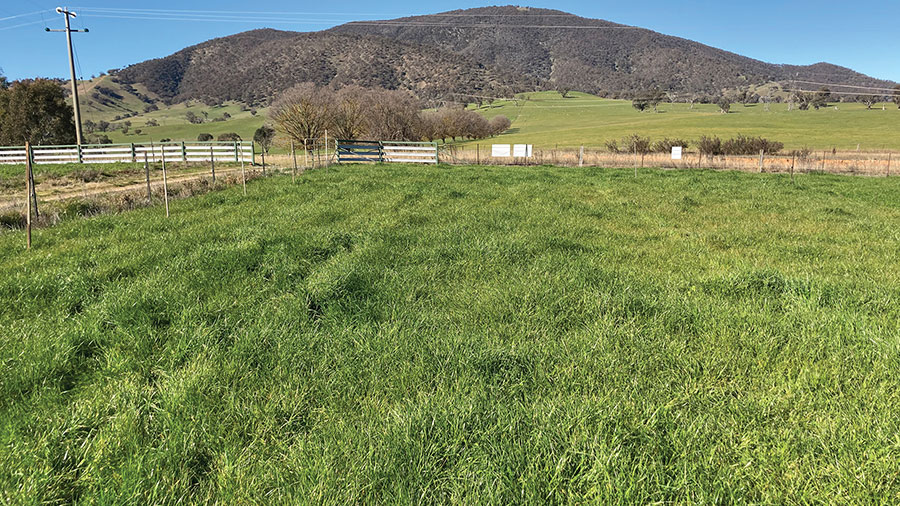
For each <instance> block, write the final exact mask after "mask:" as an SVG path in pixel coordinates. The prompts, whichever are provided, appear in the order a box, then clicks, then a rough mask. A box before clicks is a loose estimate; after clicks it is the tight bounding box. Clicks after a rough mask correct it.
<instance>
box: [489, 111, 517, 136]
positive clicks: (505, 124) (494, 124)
mask: <svg viewBox="0 0 900 506" xmlns="http://www.w3.org/2000/svg"><path fill="white" fill-rule="evenodd" d="M510 126H512V122H511V121H510V120H509V118H507V117H506V116H503V115H500V116H494V117H493V118H491V135H500V134H502V133H503V132H505V131H507V130H509V127H510Z"/></svg>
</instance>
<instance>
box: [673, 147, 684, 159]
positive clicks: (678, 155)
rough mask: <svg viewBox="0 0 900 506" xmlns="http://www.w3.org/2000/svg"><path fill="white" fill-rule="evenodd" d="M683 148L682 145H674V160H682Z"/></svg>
mask: <svg viewBox="0 0 900 506" xmlns="http://www.w3.org/2000/svg"><path fill="white" fill-rule="evenodd" d="M683 150H684V148H683V147H682V146H672V160H681V152H682V151H683Z"/></svg>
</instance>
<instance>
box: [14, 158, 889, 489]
mask: <svg viewBox="0 0 900 506" xmlns="http://www.w3.org/2000/svg"><path fill="white" fill-rule="evenodd" d="M290 181H291V180H290V178H289V177H285V176H277V177H273V178H267V179H262V180H258V181H255V182H254V183H253V184H252V185H249V186H248V195H247V197H244V196H243V195H242V192H241V189H240V188H230V189H226V190H224V191H220V192H215V193H210V194H207V195H203V196H200V197H198V198H193V199H186V200H182V201H178V202H175V203H173V204H172V206H171V211H172V217H171V218H170V219H166V218H165V214H164V213H163V212H161V210H160V209H159V208H158V207H157V208H148V209H138V210H135V211H131V212H128V213H123V214H119V215H105V216H97V217H94V218H90V219H83V220H72V221H68V222H64V223H62V224H60V225H59V226H57V227H53V228H49V229H41V230H38V231H37V233H36V234H35V237H34V249H33V250H32V251H31V252H25V251H24V250H23V244H24V237H23V233H22V232H19V231H11V232H10V231H8V232H4V233H0V329H2V330H0V333H2V339H0V371H2V372H0V498H2V500H3V501H4V502H10V503H22V502H43V503H68V502H84V503H90V502H121V503H132V502H146V503H166V502H170V501H172V500H174V499H175V498H177V499H178V500H180V501H181V502H184V503H203V502H210V501H219V502H228V503H246V502H265V503H272V502H286V503H290V502H329V503H361V502H368V503H371V502H419V503H448V502H453V503H467V504H468V503H497V504H510V503H522V502H531V503H546V502H554V503H580V502H598V503H617V502H627V503H659V502H679V503H685V502H698V503H716V502H736V503H744V502H752V503H811V502H817V503H835V502H849V503H866V502H888V503H891V502H898V501H900V482H898V481H897V480H896V476H898V474H900V464H898V462H900V445H898V442H897V439H896V434H898V433H900V408H898V406H900V361H898V358H897V357H898V356H900V348H898V341H897V335H898V334H900V323H898V322H900V309H898V308H900V270H898V269H896V266H895V263H896V252H897V250H898V247H900V236H898V233H897V230H898V225H900V199H898V195H900V179H896V178H888V179H884V178H882V179H873V178H845V177H835V176H827V175H809V176H804V177H802V178H799V179H798V181H797V184H796V185H792V184H790V180H789V179H788V178H787V177H785V176H776V175H769V174H762V175H759V174H753V175H748V174H741V173H733V172H710V171H694V170H686V171H678V172H672V171H668V172H667V171H653V170H645V171H643V172H641V173H640V174H639V175H638V177H637V178H635V177H634V176H633V175H632V171H631V170H624V171H618V170H600V169H589V168H583V169H578V168H557V167H508V168H496V167H446V166H438V167H421V166H416V167H411V166H392V165H379V166H343V167H332V168H329V169H327V170H319V171H313V172H308V173H306V174H305V175H303V176H302V178H300V179H298V181H297V184H295V185H292V184H291V183H290Z"/></svg>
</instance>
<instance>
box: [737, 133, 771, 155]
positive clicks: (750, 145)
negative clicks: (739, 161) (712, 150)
mask: <svg viewBox="0 0 900 506" xmlns="http://www.w3.org/2000/svg"><path fill="white" fill-rule="evenodd" d="M782 149H784V144H782V143H780V142H776V141H772V140H769V139H765V138H763V137H746V136H744V135H738V136H737V137H735V138H733V139H728V140H727V141H725V142H724V143H722V153H723V154H726V155H756V154H759V152H760V151H762V152H764V153H765V154H767V155H772V154H775V153H778V152H779V151H781V150H782Z"/></svg>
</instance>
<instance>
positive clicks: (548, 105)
mask: <svg viewBox="0 0 900 506" xmlns="http://www.w3.org/2000/svg"><path fill="white" fill-rule="evenodd" d="M523 97H527V98H528V99H527V100H524V99H523V100H520V101H518V103H516V102H512V101H497V102H494V103H493V104H492V105H491V106H487V105H485V106H483V107H481V108H480V110H481V111H482V112H483V114H485V115H486V116H487V117H489V118H490V117H493V116H495V115H497V114H503V115H506V116H507V117H509V119H511V120H512V129H511V130H510V131H509V132H507V133H506V134H504V135H501V136H499V137H498V138H496V139H489V140H487V141H478V142H481V143H482V144H484V143H486V142H487V143H490V142H498V143H510V144H513V143H521V144H534V145H535V146H536V147H540V148H542V149H550V148H552V147H554V146H557V145H558V146H559V147H577V146H580V145H582V144H584V145H588V146H593V147H602V146H604V144H605V142H606V141H608V140H613V139H621V138H623V137H625V136H628V135H631V134H634V133H637V134H640V135H642V136H647V137H650V138H652V139H653V140H659V139H662V138H664V137H673V138H683V139H686V140H689V141H695V140H697V139H699V138H700V136H702V135H706V136H719V137H721V138H729V137H734V136H736V135H738V134H743V135H748V136H754V137H756V136H761V137H766V138H769V139H773V140H777V141H780V142H783V143H784V144H785V148H786V149H801V148H804V147H809V148H812V149H814V150H825V149H828V150H831V149H832V148H836V149H837V150H840V151H850V150H856V148H857V145H859V146H860V149H861V150H863V151H876V150H884V149H889V150H895V151H896V150H900V110H898V109H897V106H896V105H894V104H887V108H886V110H884V111H882V110H881V109H882V108H881V105H880V104H879V105H878V107H877V108H873V109H872V110H866V107H865V105H863V104H855V103H846V104H832V106H831V107H828V108H825V109H820V110H818V111H816V110H809V111H800V110H793V111H788V110H787V109H788V106H787V104H771V106H770V110H769V112H766V111H765V106H764V105H763V104H754V105H751V106H746V107H745V106H744V105H741V104H733V105H732V106H731V112H730V113H729V114H722V113H721V112H720V111H719V107H718V106H716V105H711V104H695V105H694V108H693V109H691V106H690V104H682V103H675V104H668V103H664V104H660V106H659V113H654V112H653V111H652V110H649V111H645V112H643V113H640V112H638V111H637V110H635V109H634V108H633V107H632V106H631V102H630V101H625V100H607V99H601V98H598V97H595V96H592V95H587V94H584V93H577V92H572V93H570V98H562V97H561V96H560V94H559V93H557V92H541V93H532V94H526V95H523ZM834 107H837V110H835V108H834ZM695 147H696V145H695Z"/></svg>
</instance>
